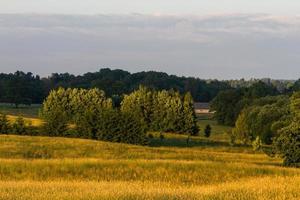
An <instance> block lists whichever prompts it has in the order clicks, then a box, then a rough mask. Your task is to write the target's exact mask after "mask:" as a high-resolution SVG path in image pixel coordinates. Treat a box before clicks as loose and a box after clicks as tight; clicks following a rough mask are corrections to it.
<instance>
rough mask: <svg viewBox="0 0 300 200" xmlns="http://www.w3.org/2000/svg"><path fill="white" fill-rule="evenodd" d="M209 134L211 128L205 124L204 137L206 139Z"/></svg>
mask: <svg viewBox="0 0 300 200" xmlns="http://www.w3.org/2000/svg"><path fill="white" fill-rule="evenodd" d="M210 134H211V126H210V125H209V124H207V125H206V126H205V129H204V136H205V137H207V138H208V137H210Z"/></svg>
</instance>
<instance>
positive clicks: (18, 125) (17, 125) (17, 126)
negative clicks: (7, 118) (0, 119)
mask: <svg viewBox="0 0 300 200" xmlns="http://www.w3.org/2000/svg"><path fill="white" fill-rule="evenodd" d="M11 132H12V133H13V134H17V135H26V133H27V127H26V125H25V121H24V119H23V118H22V117H18V118H17V119H16V121H15V122H14V123H13V124H12V127H11Z"/></svg>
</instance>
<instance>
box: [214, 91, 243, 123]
mask: <svg viewBox="0 0 300 200" xmlns="http://www.w3.org/2000/svg"><path fill="white" fill-rule="evenodd" d="M241 99H242V92H241V91H240V90H226V91H221V92H220V93H219V94H218V95H217V96H216V97H215V98H214V99H213V101H212V102H211V110H213V111H215V115H214V117H215V118H216V120H217V121H218V123H220V124H224V125H229V126H233V125H234V123H235V121H236V119H237V117H238V115H239V113H240V110H241V108H240V106H239V102H240V101H241Z"/></svg>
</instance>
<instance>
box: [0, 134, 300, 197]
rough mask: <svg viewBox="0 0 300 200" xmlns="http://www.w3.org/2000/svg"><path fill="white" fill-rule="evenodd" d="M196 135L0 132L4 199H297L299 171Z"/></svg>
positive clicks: (0, 178) (0, 176)
mask: <svg viewBox="0 0 300 200" xmlns="http://www.w3.org/2000/svg"><path fill="white" fill-rule="evenodd" d="M166 137H167V138H166V139H168V137H171V138H170V139H172V136H171V135H166ZM176 137H177V138H178V139H179V140H180V138H182V137H185V136H181V135H178V136H176ZM176 137H175V139H176ZM194 139H195V140H196V139H199V140H200V141H199V145H197V146H194V147H183V146H181V147H174V146H169V147H166V146H161V147H142V146H135V145H127V144H116V143H107V142H100V141H92V140H84V139H68V138H49V137H31V136H13V135H1V136H0V163H1V164H0V199H8V200H10V199H20V200H21V199H29V200H32V199H45V200H48V199H49V200H50V199H91V200H93V199H299V197H300V189H299V184H300V171H299V169H293V168H284V167H282V166H281V159H279V158H270V157H267V156H266V155H265V154H263V153H255V152H253V151H252V150H251V148H247V147H230V146H226V145H216V146H209V145H201V138H194Z"/></svg>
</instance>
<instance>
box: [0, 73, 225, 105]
mask: <svg viewBox="0 0 300 200" xmlns="http://www.w3.org/2000/svg"><path fill="white" fill-rule="evenodd" d="M140 85H144V86H146V87H148V88H151V89H156V90H170V89H173V90H176V91H178V92H180V94H184V93H187V92H190V93H191V95H192V97H193V99H194V100H195V101H202V102H208V101H210V100H211V99H213V98H214V97H215V96H216V95H217V93H218V92H219V91H221V90H224V89H227V88H230V86H229V84H228V83H225V82H222V81H217V80H201V79H198V78H191V77H178V76H174V75H168V74H166V73H162V72H154V71H149V72H138V73H129V72H127V71H124V70H111V69H109V68H105V69H101V70H99V71H98V72H93V73H91V72H89V73H86V74H83V75H78V76H75V75H72V74H69V73H62V74H58V73H53V74H52V75H51V76H49V77H45V78H40V76H38V75H36V76H34V75H33V74H32V73H30V72H28V73H24V72H21V71H17V72H15V73H10V74H4V73H1V74H0V102H2V103H12V104H15V105H16V106H18V105H20V104H28V105H30V104H32V103H35V104H40V103H42V102H43V100H44V99H45V98H46V97H47V96H48V94H49V92H50V91H51V90H53V89H58V88H60V87H62V88H83V89H90V88H98V89H100V90H103V91H104V92H105V94H106V95H107V96H108V97H110V98H112V99H113V101H116V102H120V101H121V99H122V97H123V95H124V94H129V93H131V92H133V91H134V90H136V89H138V87H139V86H140Z"/></svg>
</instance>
